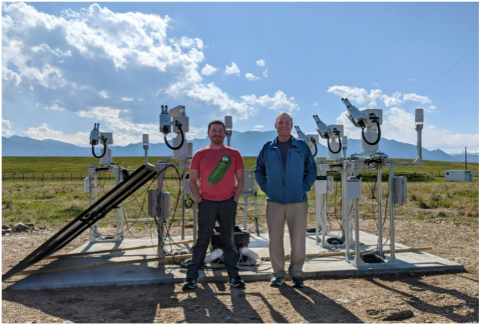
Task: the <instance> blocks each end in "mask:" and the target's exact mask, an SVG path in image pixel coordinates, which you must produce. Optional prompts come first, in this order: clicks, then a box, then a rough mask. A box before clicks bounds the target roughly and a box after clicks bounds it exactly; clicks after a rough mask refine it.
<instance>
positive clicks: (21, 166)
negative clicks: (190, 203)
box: [2, 157, 479, 226]
mask: <svg viewBox="0 0 480 324" xmlns="http://www.w3.org/2000/svg"><path fill="white" fill-rule="evenodd" d="M116 160H118V161H124V163H125V164H126V166H127V168H129V169H135V168H136V167H138V166H140V165H142V164H143V160H142V159H140V158H117V159H116ZM157 160H158V158H152V159H151V160H150V163H155V162H156V161H157ZM94 162H96V160H95V159H90V158H9V157H4V158H3V171H4V172H5V171H6V170H9V171H13V170H15V169H16V170H17V172H31V171H33V170H35V171H36V170H39V171H47V170H57V171H59V172H60V171H65V170H68V171H69V172H81V171H82V169H83V172H84V174H85V176H86V170H87V168H88V166H89V165H91V164H93V163H94ZM254 164H255V158H254V157H246V158H245V166H246V169H247V170H248V169H250V170H251V169H253V167H254ZM462 165H463V164H462V163H447V162H434V161H426V162H425V163H424V166H423V167H417V168H412V167H408V168H407V167H406V168H396V172H395V173H396V174H397V175H398V174H407V175H409V174H410V175H413V174H415V173H418V172H419V171H420V170H421V171H423V173H424V174H425V175H426V178H427V179H428V181H426V182H425V181H423V182H421V181H417V182H415V181H410V180H409V183H408V198H409V202H408V203H407V204H406V205H404V206H397V207H396V217H413V218H416V219H418V220H424V219H429V218H444V219H447V220H451V221H455V222H473V223H477V222H478V214H479V213H478V208H479V199H478V198H479V196H478V195H479V192H478V178H475V181H474V182H473V183H457V182H448V183H447V182H445V181H444V179H443V177H432V176H431V175H430V176H428V173H430V174H431V173H432V172H433V173H435V172H437V173H438V172H439V171H440V172H441V174H443V171H444V170H448V169H455V168H456V169H459V168H461V166H462ZM51 166H52V167H51ZM470 166H471V167H472V168H471V169H473V170H475V171H478V163H477V164H473V163H472V164H470ZM385 171H387V170H385ZM52 172H53V171H52ZM108 174H112V173H107V172H105V173H102V174H101V175H100V177H99V183H98V191H99V197H101V196H102V195H104V194H105V193H107V192H108V191H109V190H111V189H112V188H113V187H114V181H113V180H108V178H107V176H108ZM172 175H173V173H172ZM424 178H425V177H424ZM17 179H18V178H17ZM165 181H166V183H165V191H170V192H171V193H172V196H173V199H176V196H177V194H178V182H177V180H169V179H167V180H165ZM148 185H150V184H148ZM148 185H145V186H144V187H143V188H142V189H141V190H139V191H137V193H136V194H135V195H134V196H132V197H130V198H128V199H127V200H126V201H125V203H124V205H125V211H126V214H127V218H128V219H137V218H140V219H142V218H148V215H146V213H145V212H144V210H143V209H142V208H141V206H142V204H143V202H144V199H145V192H146V189H147V186H148ZM375 185H376V183H375V182H369V181H364V184H363V188H362V190H363V197H362V199H361V200H360V212H361V214H362V217H364V218H373V217H375V214H374V213H373V212H375V211H376V210H377V208H378V207H377V204H376V202H375V200H372V198H373V197H374V196H375V195H376V189H375ZM155 188H156V183H153V185H152V186H151V187H150V189H155ZM372 192H373V193H374V194H373V195H372ZM387 194H388V187H387V183H386V182H384V183H383V201H384V204H386V198H387ZM308 196H309V212H310V213H314V211H315V209H314V191H313V189H312V190H311V191H310V192H309V193H308ZM340 196H341V194H340V184H339V183H338V182H337V185H336V195H335V194H333V195H329V198H328V212H337V213H338V212H340V211H341V198H340ZM257 198H258V214H259V215H264V214H265V194H264V193H263V192H261V191H260V190H259V193H258V197H257ZM249 201H250V203H249V205H248V214H249V215H253V214H254V204H253V198H250V200H249ZM242 203H243V199H241V201H240V204H239V209H238V214H239V215H243V205H242ZM88 205H89V203H88V194H87V193H84V192H83V181H82V180H81V179H80V178H79V179H78V180H70V179H68V180H67V179H66V180H64V181H50V180H48V179H46V180H45V181H38V180H35V181H32V180H29V178H28V177H27V178H26V180H25V181H23V180H15V181H8V179H7V180H6V181H3V185H2V209H3V212H2V223H3V224H12V223H16V222H19V221H20V222H23V223H35V224H47V225H52V224H58V223H67V222H69V221H71V220H72V219H74V218H75V217H77V216H78V215H79V214H80V213H81V212H82V211H83V210H85V209H86V208H87V207H88ZM171 205H172V214H173V210H174V205H175V204H174V203H173V200H172V204H171ZM384 210H385V208H384ZM180 217H181V208H180V205H179V206H178V208H177V211H176V213H175V218H174V223H176V224H178V223H179V219H180ZM186 217H187V218H190V217H191V210H187V211H186ZM339 217H340V215H338V214H337V216H335V215H333V214H332V215H331V216H330V221H331V222H337V221H338V218H339ZM114 219H115V214H114V213H113V212H111V213H110V214H109V215H107V217H106V218H105V219H104V221H113V220H114ZM249 221H253V219H249ZM309 221H310V223H314V215H310V220H309ZM187 222H189V220H187ZM241 222H242V220H241V219H238V224H240V223H241ZM108 224H111V223H106V224H104V225H102V226H108ZM128 224H131V222H130V223H128ZM260 225H261V226H265V222H264V218H260ZM134 226H145V223H136V224H135V225H134Z"/></svg>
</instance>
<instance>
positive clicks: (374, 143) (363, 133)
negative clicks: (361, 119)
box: [362, 116, 382, 145]
mask: <svg viewBox="0 0 480 324" xmlns="http://www.w3.org/2000/svg"><path fill="white" fill-rule="evenodd" d="M370 119H371V120H373V121H374V122H375V124H377V130H378V133H377V134H378V136H377V140H376V141H375V142H373V143H370V142H369V141H367V139H366V138H365V127H362V138H363V140H364V141H365V143H367V144H368V145H377V144H378V142H380V139H381V137H382V131H381V129H380V122H379V118H378V117H377V116H374V117H370Z"/></svg>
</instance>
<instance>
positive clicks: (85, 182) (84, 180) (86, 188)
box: [83, 177, 90, 192]
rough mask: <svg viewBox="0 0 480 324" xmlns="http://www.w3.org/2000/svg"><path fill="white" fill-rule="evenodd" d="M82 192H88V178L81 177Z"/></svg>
mask: <svg viewBox="0 0 480 324" xmlns="http://www.w3.org/2000/svg"><path fill="white" fill-rule="evenodd" d="M83 192H90V178H89V177H86V178H85V179H83Z"/></svg>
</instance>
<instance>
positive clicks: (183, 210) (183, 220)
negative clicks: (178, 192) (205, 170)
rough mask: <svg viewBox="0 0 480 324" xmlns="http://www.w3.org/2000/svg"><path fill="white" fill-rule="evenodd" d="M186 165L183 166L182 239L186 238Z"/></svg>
mask: <svg viewBox="0 0 480 324" xmlns="http://www.w3.org/2000/svg"><path fill="white" fill-rule="evenodd" d="M186 170H187V168H186V167H183V168H182V240H184V239H185V175H186V173H187V172H186Z"/></svg>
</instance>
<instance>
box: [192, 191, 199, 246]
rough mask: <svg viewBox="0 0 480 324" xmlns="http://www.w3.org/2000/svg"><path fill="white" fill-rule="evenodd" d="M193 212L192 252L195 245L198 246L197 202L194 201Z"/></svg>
mask: <svg viewBox="0 0 480 324" xmlns="http://www.w3.org/2000/svg"><path fill="white" fill-rule="evenodd" d="M192 211H193V245H192V251H193V247H194V246H195V244H197V231H198V228H197V202H196V201H195V200H194V201H193V206H192Z"/></svg>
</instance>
